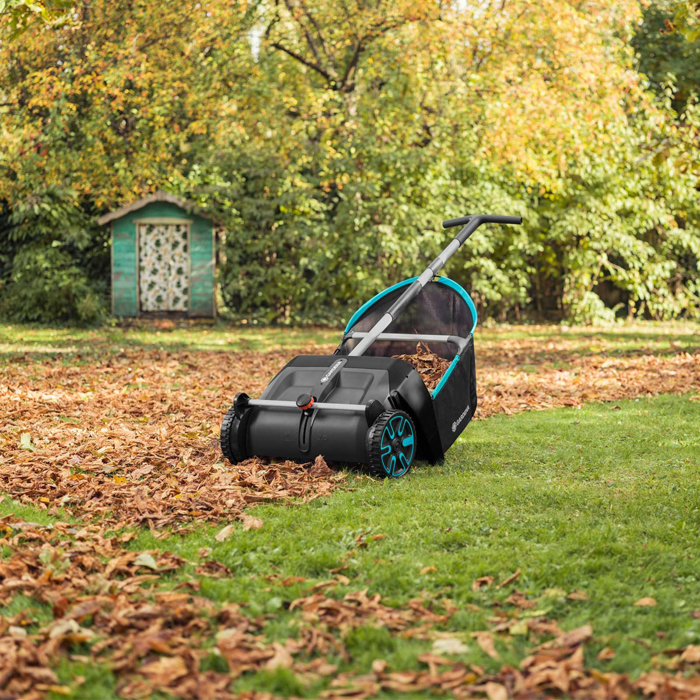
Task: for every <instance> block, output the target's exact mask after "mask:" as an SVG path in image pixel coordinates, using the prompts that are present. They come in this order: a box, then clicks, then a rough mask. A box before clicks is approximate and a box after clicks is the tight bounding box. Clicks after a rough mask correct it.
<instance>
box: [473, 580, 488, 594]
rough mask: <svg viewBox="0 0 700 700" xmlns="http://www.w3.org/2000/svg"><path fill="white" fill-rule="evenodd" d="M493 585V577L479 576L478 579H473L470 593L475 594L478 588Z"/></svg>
mask: <svg viewBox="0 0 700 700" xmlns="http://www.w3.org/2000/svg"><path fill="white" fill-rule="evenodd" d="M492 583H493V576H481V577H480V578H477V579H474V582H473V583H472V591H474V593H476V592H477V591H478V590H479V589H480V588H485V587H487V586H490V585H491V584H492Z"/></svg>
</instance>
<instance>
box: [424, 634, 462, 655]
mask: <svg viewBox="0 0 700 700" xmlns="http://www.w3.org/2000/svg"><path fill="white" fill-rule="evenodd" d="M431 651H432V652H433V654H438V655H439V654H466V653H467V652H468V651H469V647H468V646H467V645H466V644H465V643H464V642H463V641H462V640H461V639H457V637H442V638H441V639H436V640H435V641H434V642H433V647H432V650H431Z"/></svg>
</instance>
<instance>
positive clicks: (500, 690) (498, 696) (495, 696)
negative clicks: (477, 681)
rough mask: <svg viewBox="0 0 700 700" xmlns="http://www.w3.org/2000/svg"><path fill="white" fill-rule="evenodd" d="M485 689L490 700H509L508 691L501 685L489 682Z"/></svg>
mask: <svg viewBox="0 0 700 700" xmlns="http://www.w3.org/2000/svg"><path fill="white" fill-rule="evenodd" d="M483 689H484V692H485V693H486V697H487V698H488V699H489V700H508V689H507V688H506V687H505V686H504V685H502V684H501V683H494V682H493V681H488V683H485V684H484V686H483Z"/></svg>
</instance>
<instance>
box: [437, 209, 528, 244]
mask: <svg viewBox="0 0 700 700" xmlns="http://www.w3.org/2000/svg"><path fill="white" fill-rule="evenodd" d="M522 223H523V217H522V216H499V215H498V214H474V215H473V216H462V217H460V218H459V219H447V221H443V222H442V226H443V228H452V227H453V226H462V225H463V224H466V225H465V226H464V228H463V229H462V230H461V231H460V232H459V233H458V234H457V235H456V236H455V240H456V241H459V244H460V245H462V243H464V241H466V240H467V238H469V236H471V235H472V233H474V231H476V229H478V228H479V226H481V224H518V225H520V224H522Z"/></svg>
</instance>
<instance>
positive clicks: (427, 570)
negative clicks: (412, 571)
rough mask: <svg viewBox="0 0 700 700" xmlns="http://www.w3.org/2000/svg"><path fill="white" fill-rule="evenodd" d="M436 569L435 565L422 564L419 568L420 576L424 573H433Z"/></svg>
mask: <svg viewBox="0 0 700 700" xmlns="http://www.w3.org/2000/svg"><path fill="white" fill-rule="evenodd" d="M436 571H437V567H436V566H424V567H423V568H422V569H421V570H420V573H421V576H424V575H425V574H433V573H435V572H436Z"/></svg>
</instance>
